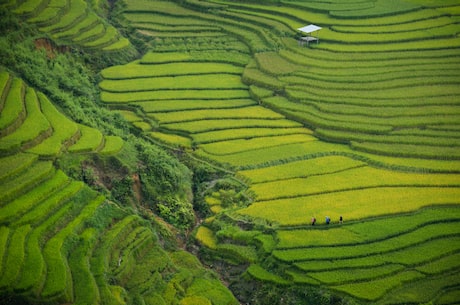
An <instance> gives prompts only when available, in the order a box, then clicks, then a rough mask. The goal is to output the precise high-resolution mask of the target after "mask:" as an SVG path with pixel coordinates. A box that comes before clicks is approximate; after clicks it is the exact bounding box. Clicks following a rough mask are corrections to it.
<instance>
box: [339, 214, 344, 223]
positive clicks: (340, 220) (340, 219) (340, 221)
mask: <svg viewBox="0 0 460 305" xmlns="http://www.w3.org/2000/svg"><path fill="white" fill-rule="evenodd" d="M339 223H340V224H341V223H343V217H342V215H340V218H339Z"/></svg>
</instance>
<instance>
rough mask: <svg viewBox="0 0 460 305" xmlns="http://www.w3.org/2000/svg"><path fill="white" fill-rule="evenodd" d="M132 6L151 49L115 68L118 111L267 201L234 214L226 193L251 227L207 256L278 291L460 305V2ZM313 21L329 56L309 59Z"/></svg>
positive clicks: (212, 240) (105, 90)
mask: <svg viewBox="0 0 460 305" xmlns="http://www.w3.org/2000/svg"><path fill="white" fill-rule="evenodd" d="M125 2H126V8H125V12H124V15H125V17H126V18H127V19H128V20H129V21H130V24H131V25H132V26H133V27H134V28H135V29H136V31H137V33H138V34H139V35H141V36H143V37H144V38H145V39H146V41H147V42H148V43H149V46H150V50H149V52H148V53H147V54H145V55H144V56H143V58H141V59H140V60H139V61H136V62H133V63H130V64H127V65H125V66H120V67H111V68H108V69H106V70H104V71H102V76H103V78H104V80H103V81H102V82H101V84H100V87H101V89H102V95H101V98H102V100H103V101H104V102H106V103H108V104H109V105H110V106H111V107H112V108H114V109H122V111H120V110H118V111H120V113H121V115H123V116H125V117H126V118H127V119H128V120H131V121H132V122H134V123H133V124H135V125H136V126H139V128H141V129H142V130H144V131H145V132H146V133H148V134H149V135H150V136H152V137H153V138H154V139H156V140H158V141H160V142H163V143H167V144H168V145H173V146H177V147H182V148H185V149H190V148H192V149H193V152H194V154H195V155H197V156H199V157H201V158H203V159H206V160H208V161H212V162H216V163H219V164H224V165H225V166H226V167H227V168H228V169H231V170H233V171H235V172H236V173H237V176H238V177H240V178H241V180H243V181H246V182H247V183H248V193H250V194H253V196H254V197H255V200H254V202H253V203H252V204H251V205H250V206H248V207H235V206H232V207H231V211H229V210H228V207H225V206H223V205H221V202H220V199H219V198H218V197H208V199H207V202H208V204H209V205H210V209H211V211H213V212H214V213H215V214H220V213H222V214H227V215H228V216H229V217H228V218H229V219H233V221H234V223H232V221H231V220H229V221H230V223H232V225H233V230H234V231H232V232H230V233H229V232H227V231H226V229H219V226H214V225H213V221H214V218H210V219H208V220H207V221H205V223H204V225H203V226H202V227H200V228H199V229H198V231H197V235H196V236H197V239H198V240H199V241H200V242H201V243H202V245H204V246H206V247H209V248H210V249H213V250H215V251H218V252H219V253H221V254H222V256H223V257H225V258H226V259H230V260H232V261H233V262H235V261H236V262H240V263H249V264H250V267H249V268H248V269H247V273H248V274H249V275H251V276H253V277H254V278H256V279H258V280H260V281H266V282H271V283H276V284H278V285H290V284H293V283H295V284H299V285H307V286H309V285H311V286H314V287H320V288H321V289H329V290H330V291H333V292H334V293H336V294H338V295H340V296H344V297H350V298H353V299H355V300H358V301H360V302H363V303H368V302H372V303H373V304H374V303H375V304H402V303H414V304H419V303H427V302H433V303H434V304H454V303H456V302H458V292H459V290H460V282H459V281H458V276H457V273H458V271H459V265H458V253H459V249H460V240H459V237H460V231H459V226H458V221H459V216H460V214H459V211H460V210H459V203H460V201H459V199H460V188H459V184H460V176H459V171H460V163H459V157H460V155H459V151H460V149H459V148H460V142H459V139H460V136H459V131H460V127H459V126H460V125H459V123H460V111H459V97H460V91H459V90H460V89H459V88H460V86H459V85H460V75H459V71H460V69H459V65H460V49H459V47H460V38H459V37H458V34H459V32H460V27H459V25H458V21H459V18H460V14H459V10H458V8H459V6H458V3H457V2H456V1H443V2H442V3H440V2H434V1H428V0H410V1H399V0H394V1H383V0H377V1H367V0H363V1H354V2H348V1H347V2H346V3H344V2H343V1H334V0H333V1H321V0H319V1H300V0H299V1H295V0H292V1H287V0H282V1H279V4H280V5H276V6H275V5H272V4H270V2H268V1H267V2H263V1H259V2H257V3H256V2H253V1H247V2H245V1H238V2H233V1H220V0H214V1H191V0H190V1H185V2H184V4H183V6H180V5H178V4H177V3H175V2H170V1H143V0H127V1H125ZM310 23H314V24H317V25H320V26H321V27H323V29H322V30H321V31H320V32H319V37H320V41H319V44H311V45H310V47H308V48H306V47H301V46H299V44H298V43H297V41H296V39H295V37H296V35H299V33H297V31H296V29H297V28H299V27H301V26H304V25H307V24H310ZM127 109H129V111H126V110H127ZM133 114H135V116H134V117H133ZM326 216H329V217H331V218H332V223H331V224H330V225H328V226H327V225H325V224H324V218H325V217H326ZM340 216H343V217H344V220H345V222H344V223H343V224H339V223H338V220H339V217H340ZM312 217H316V218H317V219H318V222H317V225H316V226H314V227H312V226H311V225H310V221H311V218H312ZM238 223H246V224H247V223H250V224H252V225H253V227H254V229H253V230H249V231H247V230H248V229H247V226H245V229H244V230H243V229H242V228H239V227H238ZM249 227H250V226H249ZM261 227H263V228H264V229H260V228H261ZM216 228H217V229H216ZM219 230H220V231H219ZM243 236H244V238H243ZM255 251H258V252H257V253H259V255H256V254H255V253H256V252H255ZM260 253H263V255H260Z"/></svg>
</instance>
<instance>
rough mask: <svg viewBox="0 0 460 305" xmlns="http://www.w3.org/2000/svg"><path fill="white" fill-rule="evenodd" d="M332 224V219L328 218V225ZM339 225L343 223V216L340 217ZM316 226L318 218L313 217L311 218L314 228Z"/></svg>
mask: <svg viewBox="0 0 460 305" xmlns="http://www.w3.org/2000/svg"><path fill="white" fill-rule="evenodd" d="M330 223H331V217H329V216H326V224H327V225H328V224H330ZM339 223H340V224H341V223H343V217H342V216H340V217H339ZM315 224H316V218H315V217H312V218H311V225H312V226H314V225H315Z"/></svg>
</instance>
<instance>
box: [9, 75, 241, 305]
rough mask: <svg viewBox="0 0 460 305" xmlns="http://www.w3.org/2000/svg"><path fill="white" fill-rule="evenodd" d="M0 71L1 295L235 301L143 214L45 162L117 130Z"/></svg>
mask: <svg viewBox="0 0 460 305" xmlns="http://www.w3.org/2000/svg"><path fill="white" fill-rule="evenodd" d="M0 80H1V84H2V86H1V87H2V89H1V90H2V91H1V92H0V96H1V101H0V102H1V103H0V105H1V107H0V122H2V125H1V126H2V127H1V129H0V132H1V133H0V147H1V151H0V295H1V297H0V298H1V302H3V301H5V302H8V303H10V302H15V301H16V300H18V298H20V299H21V300H24V302H26V301H28V300H32V301H31V302H36V300H39V302H41V303H47V304H111V305H112V304H120V305H122V304H126V303H127V301H129V300H130V299H131V298H133V299H134V298H135V299H137V300H142V302H143V304H158V302H163V304H166V302H168V303H169V304H172V303H178V302H179V300H181V299H187V298H189V299H192V300H193V299H194V298H195V299H199V300H201V302H202V304H211V302H212V303H216V304H218V303H219V304H223V303H225V304H236V300H235V298H234V297H233V295H231V293H230V292H229V291H228V290H227V289H226V288H225V287H224V286H223V285H221V284H220V282H218V281H217V280H216V279H215V277H214V276H212V275H211V274H210V273H209V272H207V271H206V270H205V269H203V267H202V265H201V264H200V263H199V262H198V261H197V260H196V258H195V257H193V256H192V255H191V254H189V253H188V252H185V251H176V252H173V253H172V252H171V253H169V252H166V251H165V250H164V249H163V247H161V246H160V244H159V242H158V237H157V235H156V234H155V233H154V231H153V230H152V228H151V226H150V223H149V222H147V221H146V220H144V219H142V218H141V217H140V216H137V215H135V214H133V213H130V212H127V211H126V210H123V208H121V207H119V206H118V205H116V204H115V203H113V202H110V201H109V200H107V199H106V198H105V197H104V196H102V195H100V194H99V193H98V192H96V191H94V190H92V189H91V188H90V187H89V186H87V185H85V184H84V183H83V182H77V181H75V180H73V179H71V178H69V177H68V176H67V175H66V174H65V173H64V172H63V171H61V170H58V169H56V167H55V166H54V165H53V160H55V159H56V158H57V157H59V156H60V155H61V154H66V153H79V154H82V153H93V154H95V153H100V154H113V153H116V152H118V151H119V150H120V149H121V148H122V147H123V145H124V142H123V140H122V139H121V138H120V137H117V136H106V135H103V134H102V133H101V132H100V131H99V130H97V129H94V128H91V127H88V126H84V125H80V124H77V123H75V122H74V121H72V120H70V119H69V118H67V117H66V116H65V115H64V114H62V113H61V112H60V111H58V109H57V108H56V107H55V106H54V104H53V103H52V102H51V101H50V100H49V99H48V98H47V97H46V96H45V95H44V94H43V93H42V92H39V91H38V90H35V89H33V88H31V87H29V86H27V85H26V84H25V82H24V81H23V80H21V79H20V78H18V77H16V76H14V75H12V74H10V73H8V72H4V71H2V72H0ZM195 278H199V280H194V279H195ZM152 287H153V288H152ZM18 295H20V297H17V296H18ZM11 297H13V301H10V298H11ZM21 302H22V301H21Z"/></svg>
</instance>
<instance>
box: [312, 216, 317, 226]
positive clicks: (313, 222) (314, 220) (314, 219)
mask: <svg viewBox="0 0 460 305" xmlns="http://www.w3.org/2000/svg"><path fill="white" fill-rule="evenodd" d="M315 223H316V218H315V217H312V218H311V225H312V226H314V225H315Z"/></svg>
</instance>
